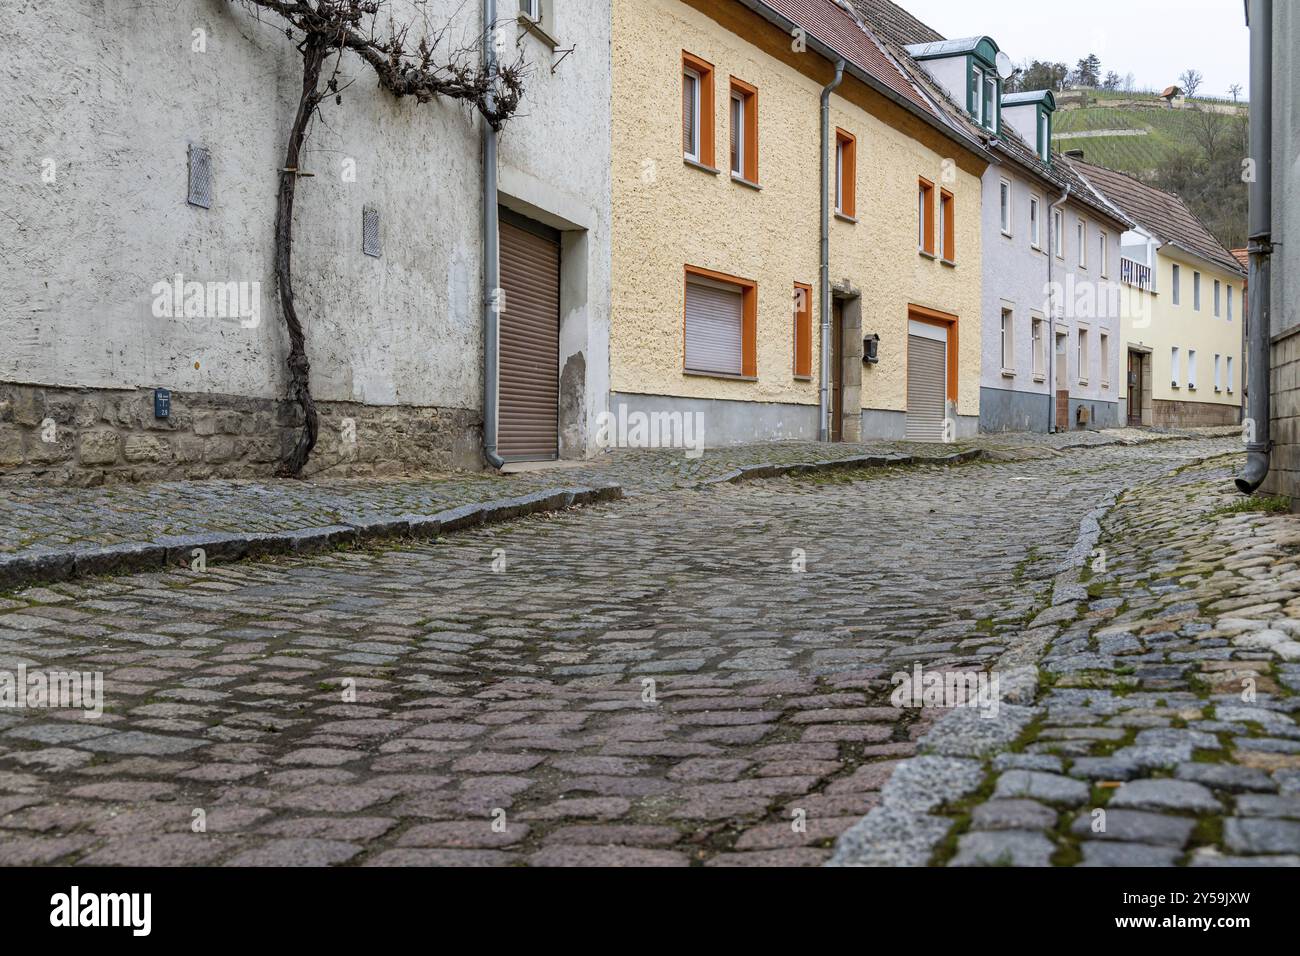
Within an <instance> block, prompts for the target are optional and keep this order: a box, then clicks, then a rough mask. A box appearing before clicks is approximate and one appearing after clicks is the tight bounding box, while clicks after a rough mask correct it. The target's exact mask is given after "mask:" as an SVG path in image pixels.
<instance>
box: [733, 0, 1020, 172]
mask: <svg viewBox="0 0 1300 956" xmlns="http://www.w3.org/2000/svg"><path fill="white" fill-rule="evenodd" d="M739 2H740V4H741V6H743V7H746V8H747V9H749V10H750V11H752V12H753V13H756V14H758V15H759V16H760V17H762V18H763V19H764V20H766V21H767V22H768V23H770V24H772V25H773V26H774V27H776V28H777V29H779V30H780V31H781V32H782V33H785V34H786V35H788V36H794V35H795V33H794V31H796V30H798V31H800V33H802V34H803V36H804V42H805V43H806V44H807V46H808V49H809V50H811V51H813V52H814V53H816V54H817V55H818V56H820V57H821V58H822V59H824V60H826V61H827V62H829V63H838V62H839V61H840V60H843V59H844V57H843V55H842V54H841V53H840V52H839V51H838V50H835V49H834V48H832V47H831V46H829V45H828V44H826V43H823V42H822V41H821V40H818V39H817V38H816V37H815V36H813V35H812V34H811V33H809V32H808V31H807V30H806V29H804V28H803V27H801V26H800V25H799V24H797V23H795V22H794V21H793V20H788V19H786V18H785V17H784V16H782V15H781V14H779V13H777V12H776V11H775V10H773V9H772V8H771V7H769V6H768V5H767V4H765V3H763V2H762V0H739ZM844 72H845V73H847V74H848V75H849V76H851V77H853V78H854V79H855V80H857V81H858V82H859V83H862V84H864V85H866V86H868V87H870V88H871V89H872V90H874V91H875V92H877V93H879V94H880V95H881V96H883V97H885V99H887V100H889V101H890V102H892V103H894V104H895V105H896V106H900V107H902V108H903V109H905V110H907V112H909V113H911V114H912V115H913V116H915V117H916V118H917V119H919V120H921V122H923V123H925V124H926V125H927V126H930V127H932V128H933V129H935V130H936V131H938V132H940V133H942V134H943V135H944V137H946V138H947V139H950V140H953V141H955V142H957V143H960V144H961V145H962V146H963V147H964V148H965V149H967V150H968V151H969V152H971V153H973V154H974V155H976V156H978V157H980V158H981V159H983V160H984V161H985V162H986V163H990V164H992V165H995V166H996V165H1000V164H1001V162H1002V160H1001V159H999V158H998V157H997V156H996V155H995V154H994V153H993V152H992V151H991V150H989V149H987V148H985V147H983V146H981V145H979V144H978V143H976V142H974V141H973V140H970V139H968V138H966V137H965V136H962V135H961V134H960V133H959V132H958V131H957V130H954V129H953V128H952V127H951V126H949V125H948V124H947V123H945V122H943V120H941V119H940V118H939V117H938V116H935V115H934V114H933V113H931V112H929V111H928V110H923V109H921V108H920V107H919V106H917V105H916V104H915V103H913V102H911V101H910V100H908V99H907V98H906V97H904V96H902V95H901V94H899V93H898V92H897V91H895V90H892V89H890V88H889V87H888V86H886V85H885V84H884V83H881V82H880V81H879V80H877V79H876V78H875V77H874V76H872V75H871V74H870V73H868V72H866V71H865V70H863V69H862V68H860V67H858V66H857V65H855V64H853V63H849V62H847V61H846V62H845V66H844Z"/></svg>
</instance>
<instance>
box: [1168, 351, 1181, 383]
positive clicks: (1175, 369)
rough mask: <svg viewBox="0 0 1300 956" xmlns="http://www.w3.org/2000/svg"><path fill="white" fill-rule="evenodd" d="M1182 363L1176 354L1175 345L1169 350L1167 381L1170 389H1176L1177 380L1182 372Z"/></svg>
mask: <svg viewBox="0 0 1300 956" xmlns="http://www.w3.org/2000/svg"><path fill="white" fill-rule="evenodd" d="M1181 366H1182V361H1181V357H1180V356H1179V354H1178V346H1177V345H1175V346H1173V347H1171V348H1170V350H1169V381H1170V383H1171V384H1170V387H1171V388H1178V387H1179V385H1178V379H1179V377H1180V373H1181V371H1182V367H1181Z"/></svg>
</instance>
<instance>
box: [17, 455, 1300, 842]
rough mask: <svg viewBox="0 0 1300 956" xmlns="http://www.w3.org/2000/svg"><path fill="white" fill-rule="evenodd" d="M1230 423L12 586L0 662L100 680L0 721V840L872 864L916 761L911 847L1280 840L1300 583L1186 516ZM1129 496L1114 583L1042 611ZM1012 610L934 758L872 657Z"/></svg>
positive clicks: (979, 650) (993, 620)
mask: <svg viewBox="0 0 1300 956" xmlns="http://www.w3.org/2000/svg"><path fill="white" fill-rule="evenodd" d="M1239 448H1240V444H1239V442H1235V441H1233V440H1231V439H1227V438H1212V437H1200V438H1187V439H1183V440H1178V441H1159V442H1151V443H1146V444H1140V445H1127V444H1109V445H1099V446H1098V447H1093V448H1086V449H1074V450H1065V451H1055V452H1049V453H1043V454H1033V455H1028V454H1027V455H1024V456H1015V455H1010V454H1008V455H1006V456H1004V457H1005V458H1007V459H1010V460H990V461H984V460H981V461H975V462H971V463H967V464H960V465H954V466H951V467H942V466H937V465H925V464H920V465H913V466H912V467H908V468H880V469H872V470H865V471H851V472H850V471H844V472H834V473H827V474H821V475H809V476H802V477H798V478H779V479H771V480H763V481H750V482H746V483H744V484H738V485H727V484H722V485H714V486H710V487H707V488H703V489H699V490H690V489H686V488H682V487H680V486H679V485H678V484H676V483H675V482H669V481H665V482H663V483H661V484H660V485H659V486H655V485H654V484H653V483H647V484H646V485H645V486H644V487H643V488H641V489H639V490H640V493H639V494H636V495H635V496H634V497H630V498H628V499H625V500H623V501H615V502H608V503H603V504H598V505H594V506H591V507H588V508H585V509H582V510H575V511H568V512H562V513H554V514H545V515H537V516H532V517H528V518H524V519H520V520H516V521H512V522H508V523H505V524H501V525H496V526H492V527H485V528H480V529H476V530H472V531H467V532H463V533H458V534H452V535H448V536H445V537H443V538H441V539H439V540H437V541H429V542H413V541H404V542H400V543H394V544H391V545H386V546H384V547H382V548H381V547H373V548H370V549H354V550H340V551H336V552H330V553H326V554H323V555H319V556H314V557H309V558H308V557H298V558H276V559H271V560H266V561H261V562H248V563H240V564H229V565H212V566H209V567H208V568H207V569H206V570H205V571H192V570H187V569H174V570H167V571H162V572H156V573H147V574H134V575H130V576H123V577H116V578H86V579H79V580H76V581H69V582H63V583H57V584H51V585H49V586H45V587H35V588H30V589H27V590H25V591H20V592H18V593H16V594H13V595H11V596H10V597H8V598H0V668H3V669H7V670H14V669H16V668H18V667H20V666H25V667H26V668H27V670H28V671H29V672H32V671H38V670H40V671H52V670H75V671H83V672H90V671H102V672H103V674H104V697H105V710H104V714H103V716H102V717H100V718H99V719H97V720H89V719H85V718H84V717H83V716H82V715H80V714H79V713H76V712H70V711H38V710H5V711H3V712H0V863H4V864H32V863H56V862H65V863H78V864H87V865H94V864H101V865H102V864H208V863H220V864H234V865H245V864H294V863H297V864H351V865H402V864H447V865H461V864H533V865H538V864H540V865H556V864H560V865H564V864H579V865H581V864H633V865H637V864H663V865H688V864H701V863H702V864H705V865H763V864H793V865H816V864H821V863H824V862H827V861H829V860H831V858H832V854H835V857H836V860H835V861H836V862H842V863H862V862H867V863H873V862H889V860H885V859H874V858H872V856H871V852H870V847H868V848H867V850H863V848H862V841H861V839H859V840H858V842H857V843H856V844H854V841H853V839H852V837H851V836H850V837H848V838H845V839H840V838H841V837H842V835H844V834H846V832H847V831H853V832H854V833H857V834H859V837H861V835H862V834H863V833H864V832H865V833H867V834H868V835H870V833H872V832H875V831H874V830H872V827H876V828H879V827H887V826H888V825H889V820H890V817H889V816H888V815H885V816H882V815H881V814H880V813H879V812H877V813H876V814H875V815H874V816H871V815H870V814H872V811H873V810H876V811H878V810H880V809H882V808H881V807H880V804H881V801H882V794H884V795H886V796H887V795H888V794H889V793H890V790H889V787H890V786H895V787H897V786H898V784H896V783H894V784H891V783H890V780H891V776H894V771H895V770H896V769H897V768H900V767H903V766H907V767H909V768H920V771H921V772H924V771H925V767H926V763H925V762H926V761H938V762H939V764H938V765H937V769H939V770H941V771H943V773H942V775H943V776H944V777H945V779H948V780H949V781H950V783H951V786H947V788H946V789H947V790H950V791H951V792H950V793H949V795H948V796H947V797H946V798H943V797H941V796H936V797H935V798H934V799H933V800H932V801H931V802H930V804H929V806H927V807H926V812H927V813H928V814H930V815H929V816H927V818H926V819H927V820H929V821H931V823H930V824H927V827H925V828H923V829H925V832H926V833H927V834H928V836H927V839H928V841H929V842H928V844H927V846H929V849H927V850H924V851H923V853H922V856H921V857H920V859H919V860H910V861H909V862H922V863H923V862H939V863H944V862H952V863H1007V862H1016V863H1030V864H1035V863H1037V864H1042V863H1048V862H1056V863H1075V862H1084V863H1090V864H1102V865H1105V864H1110V863H1124V862H1166V863H1172V862H1188V861H1189V860H1190V861H1191V862H1212V861H1214V860H1216V859H1217V858H1219V857H1222V856H1239V855H1247V854H1265V855H1268V856H1270V857H1277V858H1278V860H1277V861H1278V862H1293V861H1294V859H1295V857H1294V854H1298V853H1300V846H1297V845H1296V841H1297V835H1296V832H1295V830H1296V829H1298V828H1300V823H1295V822H1290V821H1288V820H1286V819H1284V818H1286V817H1296V816H1297V814H1296V806H1295V803H1296V801H1297V799H1300V797H1297V796H1296V795H1295V794H1296V793H1297V779H1296V778H1297V774H1298V773H1300V769H1297V768H1298V767H1300V765H1298V764H1297V763H1296V761H1297V760H1300V756H1297V751H1300V731H1297V727H1296V725H1295V722H1294V714H1295V708H1294V707H1293V706H1291V701H1293V700H1294V698H1292V697H1290V696H1289V695H1290V694H1291V691H1292V690H1294V689H1295V688H1296V685H1297V684H1298V683H1300V679H1298V678H1297V674H1296V666H1297V665H1294V664H1287V663H1285V662H1286V661H1287V660H1294V659H1295V655H1294V653H1293V652H1294V651H1296V650H1300V647H1298V646H1297V645H1295V643H1294V642H1295V640H1296V637H1295V635H1296V634H1297V633H1300V625H1297V624H1296V620H1295V606H1294V605H1296V604H1297V603H1298V602H1300V597H1298V594H1300V571H1297V570H1296V559H1295V558H1294V557H1293V556H1289V555H1291V554H1292V551H1293V550H1294V544H1290V545H1286V544H1278V543H1277V541H1276V540H1274V538H1272V537H1268V534H1271V533H1272V532H1268V533H1266V532H1265V531H1264V530H1261V529H1267V528H1274V527H1275V526H1276V525H1277V524H1278V523H1285V524H1286V525H1287V526H1288V528H1290V527H1293V525H1291V524H1290V522H1291V519H1289V518H1283V517H1277V516H1272V515H1261V514H1253V513H1244V514H1241V515H1233V514H1223V515H1219V516H1217V517H1214V521H1213V522H1210V523H1209V524H1206V523H1205V522H1209V521H1210V518H1209V517H1206V519H1205V522H1200V521H1198V519H1196V518H1195V517H1193V515H1194V514H1195V513H1196V509H1197V508H1198V507H1202V508H1203V511H1202V513H1203V514H1205V515H1210V513H1211V510H1212V509H1215V508H1221V507H1225V506H1227V505H1231V504H1232V503H1233V502H1234V501H1235V500H1239V498H1234V497H1230V496H1229V495H1228V492H1227V490H1226V489H1227V486H1228V485H1229V484H1230V482H1229V481H1228V476H1229V474H1230V470H1231V468H1232V467H1235V466H1236V464H1237V463H1238V462H1239V460H1240V459H1239V457H1238V456H1237V455H1235V454H1234V453H1235V452H1236V451H1237V450H1238V449H1239ZM1207 459H1208V461H1206V463H1205V464H1198V462H1202V461H1205V460H1207ZM706 460H707V459H706ZM1189 466H1190V467H1189ZM1117 495H1118V496H1119V503H1118V505H1117V506H1116V508H1115V510H1114V511H1113V512H1112V513H1111V514H1110V515H1109V516H1108V517H1107V518H1105V519H1104V520H1103V529H1104V531H1103V538H1102V540H1101V547H1102V548H1103V550H1104V553H1105V556H1106V558H1107V564H1106V567H1105V570H1104V572H1100V573H1094V572H1091V571H1086V570H1085V572H1084V577H1085V580H1084V581H1083V582H1082V583H1081V584H1080V585H1079V591H1078V592H1077V593H1074V594H1073V595H1072V600H1070V601H1060V600H1056V601H1055V603H1054V588H1055V589H1056V591H1057V592H1059V589H1060V575H1061V572H1062V569H1063V566H1064V565H1063V563H1062V562H1063V560H1064V559H1065V558H1066V556H1067V554H1068V553H1070V552H1071V549H1074V548H1076V543H1077V541H1078V539H1079V535H1080V525H1081V522H1085V521H1086V519H1087V517H1088V515H1089V514H1090V513H1092V512H1094V511H1095V510H1096V509H1098V508H1099V507H1101V506H1103V505H1105V504H1107V503H1108V502H1109V501H1110V500H1111V499H1112V498H1114V497H1115V496H1117ZM1199 502H1204V504H1203V505H1200V504H1198V503H1199ZM1203 525H1204V526H1203ZM1193 533H1195V534H1197V535H1201V537H1195V538H1194V539H1193V538H1192V537H1188V536H1190V535H1193ZM1215 535H1219V536H1224V535H1226V536H1227V539H1226V543H1225V540H1220V539H1219V538H1215V537H1214V536H1215ZM1234 535H1235V537H1234ZM1207 536H1208V537H1207ZM1252 536H1256V537H1260V536H1262V537H1260V541H1255V540H1254V539H1253V537H1252ZM1274 537H1276V536H1275V535H1274ZM1265 539H1267V540H1265ZM1228 545H1231V546H1230V547H1229V546H1228ZM1252 548H1253V549H1254V550H1252ZM1286 548H1291V549H1292V551H1288V550H1286ZM1269 549H1272V550H1269ZM1266 551H1267V552H1268V553H1265V552H1266ZM1283 559H1284V562H1285V563H1284V564H1283V566H1282V567H1281V570H1280V571H1277V570H1275V569H1274V565H1275V564H1277V563H1278V562H1279V560H1283ZM1215 562H1220V563H1223V562H1227V565H1228V566H1227V567H1226V568H1222V569H1220V568H1219V567H1218V566H1217V565H1216V564H1215ZM1206 589H1209V591H1207V590H1206ZM1211 592H1212V593H1211ZM1048 629H1050V631H1051V634H1050V636H1049V635H1048V634H1047V633H1046V631H1047V630H1048ZM1026 635H1029V637H1031V638H1033V637H1034V636H1038V637H1040V638H1042V640H1041V641H1040V642H1039V643H1037V644H1036V643H1034V641H1033V640H1031V641H1029V646H1033V647H1037V648H1038V649H1039V650H1040V652H1042V653H1045V654H1046V660H1045V661H1044V663H1043V667H1042V678H1041V682H1040V690H1039V699H1034V698H1033V697H1032V693H1031V699H1029V700H1026V701H1025V702H1024V706H1017V705H1015V704H1008V705H1006V708H1005V709H1006V711H1007V713H1008V719H1009V720H1010V721H1011V723H1012V726H1013V728H1014V729H1015V738H1016V739H1015V740H1014V742H1011V741H1008V742H1006V743H1005V745H1000V746H999V747H998V748H997V752H996V753H987V754H983V755H978V754H958V755H955V756H954V755H953V754H952V753H951V750H948V751H941V752H942V753H944V754H945V755H944V756H931V755H928V753H927V751H928V750H929V746H928V744H927V741H929V740H930V739H931V736H933V735H934V732H935V731H936V730H939V729H941V727H940V725H942V724H943V723H944V721H943V719H942V718H944V717H945V716H947V717H951V716H953V714H952V713H945V712H944V711H942V710H938V709H934V708H927V709H921V710H908V709H900V708H897V707H894V706H892V705H891V703H890V693H891V689H892V684H891V680H890V677H891V675H893V674H894V673H895V672H898V671H905V670H909V669H911V668H912V667H913V665H914V664H915V663H918V662H919V663H921V664H923V665H924V666H925V667H927V668H949V669H972V670H986V669H989V668H992V667H994V666H1000V665H999V661H1003V662H1005V660H1006V657H1005V655H1007V654H1008V652H1009V649H1013V648H1023V647H1024V646H1026ZM1242 676H1249V677H1252V678H1254V680H1255V687H1256V690H1257V692H1258V699H1257V701H1256V703H1254V704H1253V705H1250V706H1246V705H1243V704H1241V702H1240V689H1241V683H1240V678H1241V677H1242ZM1229 685H1230V686H1229ZM1284 695H1285V696H1284ZM1234 702H1235V703H1234ZM918 741H920V744H918ZM918 750H919V751H920V754H919V755H918ZM944 761H948V762H949V763H950V764H951V766H947V765H945V764H944V763H943V762H944ZM949 771H951V773H949ZM908 772H909V773H914V772H915V770H914V769H913V770H909V771H908ZM1143 778H1149V779H1145V782H1143ZM1124 781H1127V782H1124ZM1121 782H1122V785H1120V783H1121ZM1112 784H1113V785H1112ZM943 792H946V790H945V787H939V788H937V789H936V790H935V793H936V794H941V793H943ZM1225 794H1231V795H1232V796H1229V797H1225ZM1103 796H1104V797H1106V798H1107V799H1108V800H1109V803H1108V804H1105V803H1098V802H1097V801H1098V800H1100V799H1101V798H1102V797H1103ZM990 797H992V798H993V799H992V800H990V799H989V798H990ZM886 803H888V801H886ZM1099 806H1105V808H1106V809H1107V811H1108V813H1109V819H1110V829H1109V830H1108V831H1106V833H1104V834H1100V835H1096V838H1094V835H1092V833H1091V831H1090V830H1088V825H1089V823H1090V821H1091V819H1092V818H1091V816H1090V815H1089V810H1090V809H1091V808H1094V807H1099ZM931 811H933V812H932V813H931ZM864 817H866V819H865V820H864ZM1224 818H1227V819H1224ZM873 821H874V822H873ZM867 824H870V826H868V827H867V829H866V830H865V831H864V830H863V827H864V825H867ZM196 831H198V832H196ZM1084 831H1087V832H1084ZM891 838H892V837H891ZM837 839H839V840H840V845H839V846H838V847H837ZM867 842H868V843H870V844H871V845H872V846H877V845H879V846H883V845H884V842H881V843H879V844H877V843H875V842H873V841H872V840H868V841H867ZM1189 853H1190V854H1191V855H1190V857H1189V856H1187V854H1189ZM1288 854H1291V855H1292V856H1288ZM894 861H895V862H897V860H894Z"/></svg>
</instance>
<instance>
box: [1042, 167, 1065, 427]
mask: <svg viewBox="0 0 1300 956" xmlns="http://www.w3.org/2000/svg"><path fill="white" fill-rule="evenodd" d="M1070 188H1071V184H1070V183H1066V184H1065V192H1063V193H1061V198H1060V199H1058V200H1056V202H1054V203H1052V204H1051V205H1050V206H1048V207H1047V342H1046V343H1045V344H1046V346H1047V399H1048V401H1047V433H1048V434H1049V435H1050V434H1052V433H1053V432H1055V431H1056V368H1055V366H1056V308H1055V304H1054V301H1055V299H1056V296H1055V295H1053V290H1052V264H1053V261H1054V260H1055V259H1056V246H1057V243H1063V242H1065V217H1064V216H1062V217H1061V235H1059V236H1058V235H1057V234H1056V232H1055V229H1056V210H1057V209H1060V208H1061V207H1062V206H1064V205H1065V201H1066V200H1067V199H1069V198H1070ZM1066 335H1067V336H1068V335H1069V333H1068V332H1067V333H1066ZM1066 348H1067V349H1068V348H1069V339H1068V338H1067V339H1066ZM1067 358H1068V356H1067ZM1069 410H1070V409H1069V403H1068V401H1067V403H1066V417H1067V419H1068V417H1069ZM1065 430H1066V431H1069V430H1070V423H1069V422H1068V421H1067V422H1066V424H1065Z"/></svg>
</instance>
